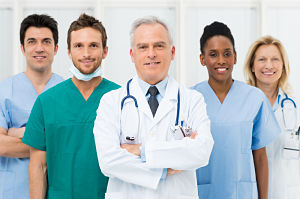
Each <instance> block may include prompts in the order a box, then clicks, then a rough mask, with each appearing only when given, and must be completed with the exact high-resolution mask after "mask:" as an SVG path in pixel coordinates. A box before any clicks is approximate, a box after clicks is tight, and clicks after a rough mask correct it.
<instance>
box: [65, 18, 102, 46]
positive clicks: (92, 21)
mask: <svg viewBox="0 0 300 199" xmlns="http://www.w3.org/2000/svg"><path fill="white" fill-rule="evenodd" d="M88 27H90V28H93V29H95V30H99V32H100V33H101V40H102V47H103V49H104V48H105V47H106V41H107V36H106V31H105V28H104V26H103V25H102V23H101V22H100V21H99V20H97V19H96V18H94V17H92V16H89V15H87V14H85V13H83V14H81V15H80V16H79V18H78V19H77V20H76V21H73V22H72V23H71V25H70V28H69V30H68V38H67V42H68V49H69V50H70V47H71V46H70V45H71V32H73V31H77V30H80V29H82V28H88Z"/></svg>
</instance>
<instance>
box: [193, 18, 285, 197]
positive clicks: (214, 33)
mask: <svg viewBox="0 0 300 199" xmlns="http://www.w3.org/2000/svg"><path fill="white" fill-rule="evenodd" d="M200 45H201V55H200V61H201V64H202V65H203V66H206V68H207V71H208V75H209V79H208V81H204V82H201V83H199V84H197V85H195V86H194V87H193V88H194V89H196V90H197V91H199V92H201V93H202V94H203V96H204V98H205V102H206V104H207V113H208V116H209V119H210V120H211V133H212V135H213V138H214V141H215V145H214V149H213V152H212V155H211V158H210V162H209V164H208V166H207V167H203V168H200V169H198V170H197V184H198V193H199V198H206V199H215V198H222V199H231V198H243V199H257V198H260V199H267V197H268V193H267V192H268V182H267V181H268V162H267V156H266V151H265V146H266V145H267V144H268V143H269V142H270V141H272V140H273V139H274V138H275V137H276V136H277V134H278V133H279V132H280V129H279V126H278V124H277V122H276V120H275V118H274V115H273V113H272V110H271V107H270V105H269V103H268V100H267V98H266V97H265V96H264V94H263V93H262V92H260V91H259V90H258V89H256V88H254V87H251V86H248V85H247V84H245V83H243V82H240V81H237V80H233V79H232V70H233V66H234V64H235V63H236V52H235V46H234V39H233V36H232V34H231V31H230V29H229V28H228V27H227V26H226V25H225V24H223V23H220V22H214V23H212V24H210V25H207V26H206V27H205V28H204V33H203V35H202V36H201V39H200Z"/></svg>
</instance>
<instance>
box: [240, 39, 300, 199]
mask: <svg viewBox="0 0 300 199" xmlns="http://www.w3.org/2000/svg"><path fill="white" fill-rule="evenodd" d="M244 72H245V77H246V81H247V83H248V84H250V85H252V86H256V87H258V88H260V89H261V90H262V91H263V92H264V93H265V95H266V96H267V97H268V99H269V101H270V103H271V105H272V107H273V111H274V113H275V116H276V119H277V121H278V122H279V124H280V127H281V130H282V133H281V135H280V136H279V137H278V138H277V139H276V140H275V141H274V142H272V143H271V144H270V145H268V146H267V156H268V163H269V198H270V199H296V198H300V160H299V151H297V149H299V136H297V135H295V132H296V130H297V127H298V126H299V124H298V121H297V109H296V103H295V99H293V98H292V97H291V96H290V86H289V84H288V77H289V72H290V66H289V61H288V56H287V53H286V51H285V49H284V47H283V45H282V43H281V42H280V41H279V40H277V39H275V38H273V37H271V36H265V37H261V38H260V39H258V40H257V41H255V42H254V43H253V44H252V45H251V46H250V48H249V51H248V54H247V57H246V61H245V66H244ZM291 143H294V144H291ZM295 143H296V144H298V146H295Z"/></svg>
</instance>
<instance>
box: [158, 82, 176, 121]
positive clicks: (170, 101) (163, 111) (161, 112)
mask: <svg viewBox="0 0 300 199" xmlns="http://www.w3.org/2000/svg"><path fill="white" fill-rule="evenodd" d="M177 95H178V84H177V82H176V81H175V80H174V79H173V78H172V77H169V80H168V84H167V89H166V93H165V96H164V98H163V99H162V100H161V102H160V103H159V106H158V109H157V111H156V114H155V117H154V125H156V124H157V123H158V122H159V121H160V120H161V119H162V118H163V117H165V115H167V114H168V113H169V112H170V111H171V110H173V109H174V107H175V108H177V106H176V104H177ZM174 104H175V106H174ZM175 112H176V110H175ZM175 117H176V116H175V115H174V118H175ZM174 124H175V123H174Z"/></svg>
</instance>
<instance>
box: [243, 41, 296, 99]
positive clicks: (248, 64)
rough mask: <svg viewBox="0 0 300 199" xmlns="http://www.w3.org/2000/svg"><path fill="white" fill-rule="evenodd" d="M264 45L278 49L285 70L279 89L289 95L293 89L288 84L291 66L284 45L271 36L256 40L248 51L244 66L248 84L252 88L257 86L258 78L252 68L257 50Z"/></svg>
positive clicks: (280, 79) (283, 70) (279, 82)
mask: <svg viewBox="0 0 300 199" xmlns="http://www.w3.org/2000/svg"><path fill="white" fill-rule="evenodd" d="M263 45H275V46H276V47H277V48H278V50H279V52H280V54H281V57H282V60H283V69H282V74H281V77H280V78H279V81H278V87H279V88H281V89H282V90H283V91H284V92H285V93H289V91H290V89H291V87H290V85H289V83H288V77H289V74H290V64H289V59H288V55H287V52H286V50H285V48H284V47H283V45H282V43H281V42H280V41H279V40H278V39H275V38H274V37H272V36H269V35H267V36H264V37H261V38H259V39H258V40H256V41H255V42H254V43H253V44H252V45H251V46H250V48H249V50H248V53H247V56H246V60H245V64H244V74H245V79H246V82H247V83H248V84H249V85H251V86H257V85H256V77H255V74H254V72H252V67H253V64H254V58H255V53H256V50H257V49H258V48H259V47H260V46H263Z"/></svg>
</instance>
